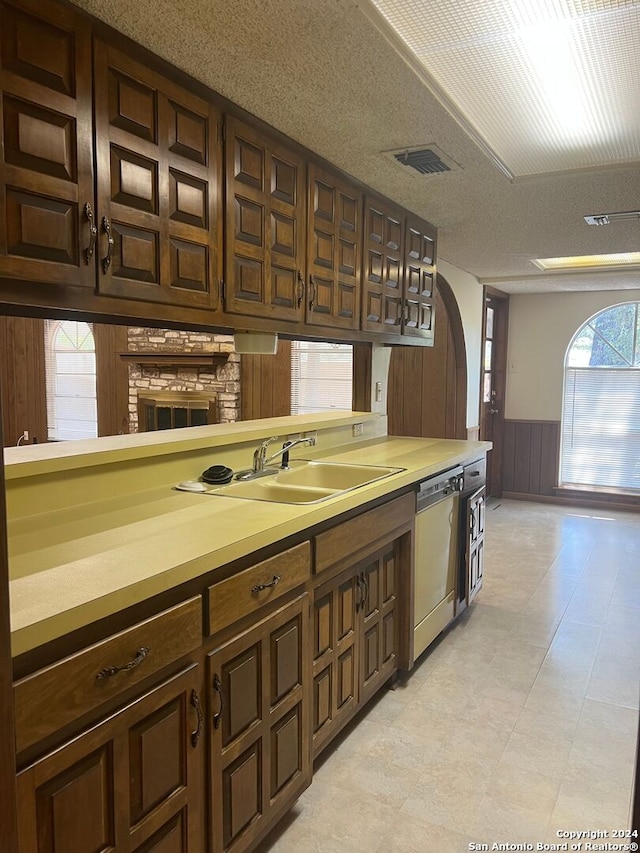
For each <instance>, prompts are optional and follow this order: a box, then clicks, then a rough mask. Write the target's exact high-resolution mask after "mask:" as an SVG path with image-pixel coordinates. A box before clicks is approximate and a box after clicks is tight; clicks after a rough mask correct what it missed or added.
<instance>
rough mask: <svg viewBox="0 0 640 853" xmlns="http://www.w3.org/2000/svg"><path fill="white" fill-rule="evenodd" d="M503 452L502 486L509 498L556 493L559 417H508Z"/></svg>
mask: <svg viewBox="0 0 640 853" xmlns="http://www.w3.org/2000/svg"><path fill="white" fill-rule="evenodd" d="M502 452H503V463H502V464H503V468H502V490H503V494H504V496H505V497H506V498H508V497H514V496H525V495H531V496H540V495H544V496H547V497H552V496H553V495H554V494H555V489H556V487H557V485H558V459H559V454H560V422H559V421H519V420H518V421H516V420H505V422H504V440H503V445H502Z"/></svg>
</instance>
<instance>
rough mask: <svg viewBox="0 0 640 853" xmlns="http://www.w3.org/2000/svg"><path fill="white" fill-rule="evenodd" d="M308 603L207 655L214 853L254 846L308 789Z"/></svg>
mask: <svg viewBox="0 0 640 853" xmlns="http://www.w3.org/2000/svg"><path fill="white" fill-rule="evenodd" d="M308 622H309V598H308V596H307V595H306V594H305V595H301V596H298V597H297V598H296V599H294V600H293V601H292V602H291V603H289V604H287V605H285V606H284V607H281V608H280V609H278V610H276V611H275V612H274V613H272V614H271V615H269V616H267V617H265V618H264V619H262V620H261V621H260V622H258V623H257V624H256V625H255V626H254V627H252V628H249V629H248V630H247V631H245V632H243V633H242V634H241V635H239V636H238V637H235V638H233V639H231V640H230V641H229V642H227V643H225V644H224V645H222V646H220V647H219V648H218V649H216V650H214V651H212V652H211V653H210V654H209V655H208V661H207V680H208V691H209V704H208V715H207V722H208V726H209V729H210V731H209V735H210V737H209V744H210V747H209V748H210V753H209V761H210V774H211V779H210V785H209V790H210V793H211V803H210V809H209V814H210V834H211V844H212V849H213V851H214V853H221V851H230V850H233V851H242V850H247V849H249V848H250V847H251V846H253V845H255V843H256V842H257V840H258V839H259V838H261V837H262V836H263V835H264V834H265V833H266V832H267V830H268V829H269V828H270V827H271V826H272V825H273V823H274V822H275V820H276V819H277V818H278V817H279V816H281V815H282V814H284V812H285V811H286V809H288V808H289V807H290V806H291V805H292V804H293V803H294V802H295V800H296V799H297V797H298V796H299V795H300V793H301V792H302V791H303V790H304V789H305V788H306V787H307V786H308V785H309V783H310V782H311V749H310V737H309V731H310V722H309V710H310V681H311V679H310V659H309V654H308V650H307V649H308V642H309V638H308V630H309V628H308Z"/></svg>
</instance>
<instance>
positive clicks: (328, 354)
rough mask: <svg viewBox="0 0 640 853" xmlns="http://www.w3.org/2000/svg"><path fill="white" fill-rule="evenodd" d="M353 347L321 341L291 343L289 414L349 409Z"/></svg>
mask: <svg viewBox="0 0 640 853" xmlns="http://www.w3.org/2000/svg"><path fill="white" fill-rule="evenodd" d="M352 386H353V347H352V346H351V344H330V343H325V342H322V341H293V342H292V344H291V414H292V415H303V414H308V413H310V412H326V411H330V410H331V409H343V410H347V411H349V410H351V408H352V393H353V391H352Z"/></svg>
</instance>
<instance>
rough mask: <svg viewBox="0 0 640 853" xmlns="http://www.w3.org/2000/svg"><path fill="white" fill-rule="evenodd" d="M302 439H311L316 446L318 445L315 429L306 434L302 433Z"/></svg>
mask: <svg viewBox="0 0 640 853" xmlns="http://www.w3.org/2000/svg"><path fill="white" fill-rule="evenodd" d="M302 437H303V438H312V439H313V440H314V441H315V442H316V444H317V443H318V431H317V430H315V429H310V430H308V431H307V432H303V433H302Z"/></svg>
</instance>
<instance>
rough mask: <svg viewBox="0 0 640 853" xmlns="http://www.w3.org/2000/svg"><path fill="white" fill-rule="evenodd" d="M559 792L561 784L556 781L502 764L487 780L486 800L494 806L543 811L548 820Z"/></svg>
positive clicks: (529, 770)
mask: <svg viewBox="0 0 640 853" xmlns="http://www.w3.org/2000/svg"><path fill="white" fill-rule="evenodd" d="M559 790H560V781H559V780H558V779H557V778H553V777H552V776H547V775H545V774H544V773H537V772H536V771H534V770H531V769H530V768H525V767H514V766H513V765H512V764H506V763H505V762H502V761H501V762H500V763H499V764H498V766H497V767H496V771H495V773H494V775H493V777H492V778H491V780H490V781H489V785H488V787H487V792H486V794H485V800H486V801H487V803H488V804H491V805H495V806H496V807H497V806H500V805H504V806H510V807H514V808H516V807H518V808H525V809H529V810H530V811H534V812H544V813H546V815H547V817H549V816H550V815H551V812H552V811H553V809H554V806H555V803H556V799H557V797H558V791H559Z"/></svg>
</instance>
